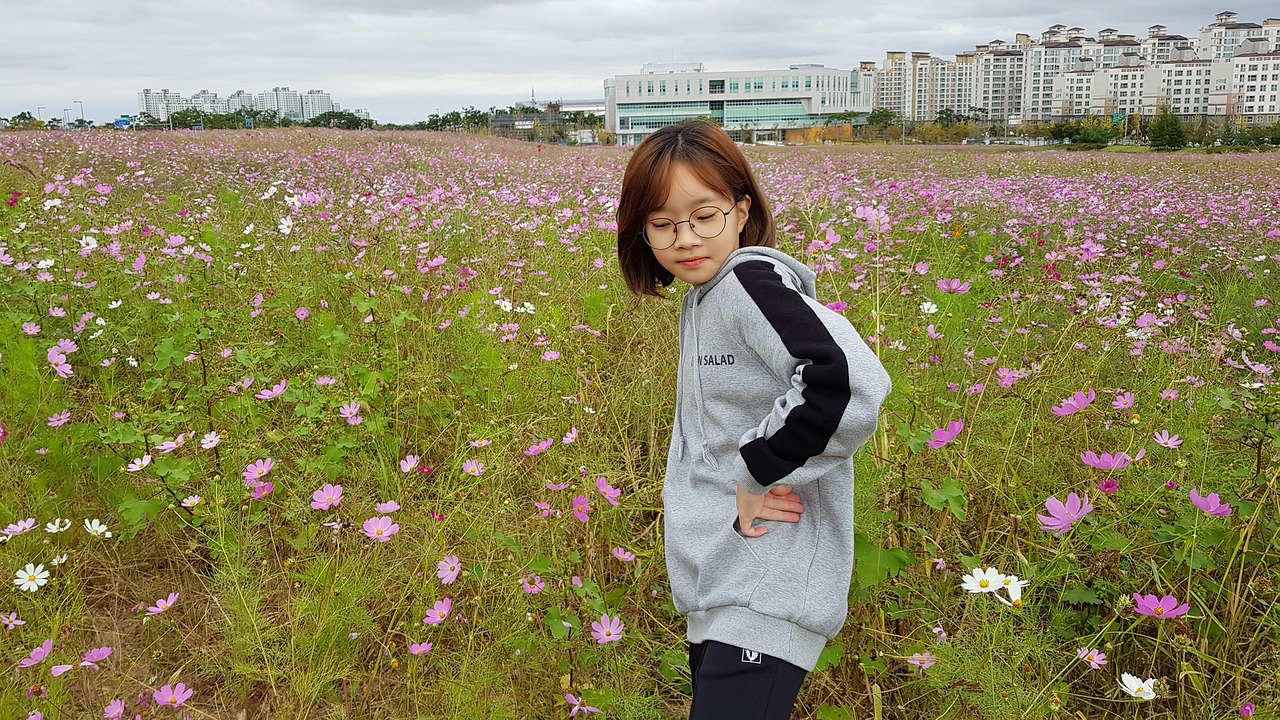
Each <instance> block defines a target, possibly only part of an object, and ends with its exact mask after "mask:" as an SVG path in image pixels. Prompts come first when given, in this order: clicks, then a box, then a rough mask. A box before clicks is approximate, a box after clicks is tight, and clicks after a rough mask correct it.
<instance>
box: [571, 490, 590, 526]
mask: <svg viewBox="0 0 1280 720" xmlns="http://www.w3.org/2000/svg"><path fill="white" fill-rule="evenodd" d="M573 516H574V517H576V518H578V519H579V520H581V521H582V522H586V521H587V520H590V519H591V503H590V502H588V501H587V496H586V495H579V496H578V497H576V498H574V499H573Z"/></svg>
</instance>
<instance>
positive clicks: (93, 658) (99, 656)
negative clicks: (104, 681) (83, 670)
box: [49, 647, 111, 677]
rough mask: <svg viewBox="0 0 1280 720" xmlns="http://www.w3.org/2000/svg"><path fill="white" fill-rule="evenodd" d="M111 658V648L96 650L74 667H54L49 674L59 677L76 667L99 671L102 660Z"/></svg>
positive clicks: (87, 653)
mask: <svg viewBox="0 0 1280 720" xmlns="http://www.w3.org/2000/svg"><path fill="white" fill-rule="evenodd" d="M109 657H111V648H109V647H100V648H94V649H92V650H90V651H88V652H86V653H85V654H84V658H83V659H81V660H80V662H78V663H75V664H72V665H54V666H53V667H52V668H50V669H49V672H50V673H51V674H52V675H53V676H54V677H59V676H61V675H62V674H63V673H65V672H67V671H68V670H71V669H72V668H76V667H91V668H93V669H94V670H98V669H99V668H98V663H99V662H100V661H102V660H106V659H107V658H109Z"/></svg>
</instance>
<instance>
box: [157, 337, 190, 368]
mask: <svg viewBox="0 0 1280 720" xmlns="http://www.w3.org/2000/svg"><path fill="white" fill-rule="evenodd" d="M175 342H176V341H175V340H174V339H173V338H171V337H167V338H165V339H163V340H161V341H160V344H159V345H157V346H156V370H164V369H165V368H167V367H169V366H171V365H179V364H181V363H182V358H184V357H186V355H187V354H186V353H185V352H183V351H182V350H178V349H176V348H174V343H175Z"/></svg>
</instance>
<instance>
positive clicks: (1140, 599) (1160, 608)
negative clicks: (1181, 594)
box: [1133, 593, 1191, 620]
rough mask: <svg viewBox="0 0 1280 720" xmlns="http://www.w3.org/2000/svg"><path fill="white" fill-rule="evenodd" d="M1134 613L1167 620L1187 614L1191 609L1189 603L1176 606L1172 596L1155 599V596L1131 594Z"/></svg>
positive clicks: (1175, 599) (1176, 601)
mask: <svg viewBox="0 0 1280 720" xmlns="http://www.w3.org/2000/svg"><path fill="white" fill-rule="evenodd" d="M1133 602H1134V608H1133V609H1134V611H1136V612H1137V613H1138V614H1139V615H1149V616H1151V617H1155V618H1161V619H1163V620H1167V619H1169V618H1176V617H1178V616H1179V615H1185V614H1187V611H1188V610H1190V609H1191V605H1190V604H1189V603H1182V604H1181V605H1179V604H1178V599H1177V598H1175V597H1174V596H1172V595H1165V596H1164V597H1162V598H1157V597H1156V596H1155V595H1139V594H1138V593H1134V594H1133Z"/></svg>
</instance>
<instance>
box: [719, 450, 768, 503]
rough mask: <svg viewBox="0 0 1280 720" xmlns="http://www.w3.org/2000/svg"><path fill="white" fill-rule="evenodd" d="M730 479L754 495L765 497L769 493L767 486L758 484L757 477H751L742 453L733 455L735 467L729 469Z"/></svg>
mask: <svg viewBox="0 0 1280 720" xmlns="http://www.w3.org/2000/svg"><path fill="white" fill-rule="evenodd" d="M729 472H730V477H732V478H733V479H735V480H737V481H738V487H740V488H742V489H743V490H746V491H747V492H749V493H751V494H752V495H763V494H765V493H767V492H769V487H768V486H767V485H761V484H760V483H758V482H756V479H755V477H753V476H752V475H751V471H750V470H748V469H747V461H746V460H743V459H742V452H741V451H739V452H736V453H734V454H733V467H731V468H730V469H729Z"/></svg>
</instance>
